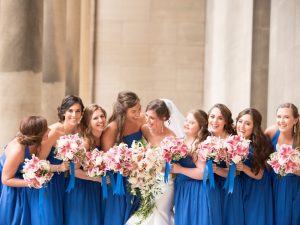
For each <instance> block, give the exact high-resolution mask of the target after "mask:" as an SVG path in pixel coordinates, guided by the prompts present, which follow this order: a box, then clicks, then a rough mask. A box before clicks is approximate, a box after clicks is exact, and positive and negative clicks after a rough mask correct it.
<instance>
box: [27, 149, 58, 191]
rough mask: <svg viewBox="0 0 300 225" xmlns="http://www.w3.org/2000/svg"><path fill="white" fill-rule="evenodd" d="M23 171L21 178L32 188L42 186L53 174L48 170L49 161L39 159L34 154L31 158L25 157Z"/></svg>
mask: <svg viewBox="0 0 300 225" xmlns="http://www.w3.org/2000/svg"><path fill="white" fill-rule="evenodd" d="M23 172H24V174H23V178H24V180H25V181H26V182H27V183H28V186H29V187H34V188H42V187H43V186H45V185H46V184H47V182H49V181H50V180H51V178H52V176H53V173H52V172H50V162H49V161H47V160H40V159H39V158H38V157H36V156H35V155H34V154H33V155H32V158H31V159H25V164H24V166H23Z"/></svg>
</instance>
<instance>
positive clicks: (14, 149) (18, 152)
mask: <svg viewBox="0 0 300 225" xmlns="http://www.w3.org/2000/svg"><path fill="white" fill-rule="evenodd" d="M24 148H25V147H24V146H23V145H21V144H20V143H19V142H18V141H17V139H14V140H12V141H11V142H10V143H9V144H8V145H7V147H6V148H5V155H6V158H13V159H14V160H16V161H20V162H21V161H22V159H23V158H24V154H25V153H24Z"/></svg>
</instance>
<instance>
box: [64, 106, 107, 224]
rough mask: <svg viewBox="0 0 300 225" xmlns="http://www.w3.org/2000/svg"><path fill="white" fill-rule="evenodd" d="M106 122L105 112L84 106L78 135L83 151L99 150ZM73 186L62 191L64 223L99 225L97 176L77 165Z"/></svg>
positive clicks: (99, 185)
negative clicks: (87, 173)
mask: <svg viewBox="0 0 300 225" xmlns="http://www.w3.org/2000/svg"><path fill="white" fill-rule="evenodd" d="M105 125H106V112H105V111H104V109H103V108H101V107H100V106H98V105H96V104H92V105H90V106H88V107H86V108H85V110H84V113H83V116H82V119H81V122H80V128H81V129H80V134H81V136H82V137H83V138H84V146H85V149H86V151H92V150H93V149H95V148H97V149H99V150H100V136H101V134H102V131H103V129H104V128H105ZM76 167H77V169H76V170H75V177H76V180H75V187H74V189H72V190H71V191H70V193H66V194H65V205H64V211H65V221H64V224H65V225H68V224H70V225H76V224H78V225H101V224H103V215H102V193H101V191H102V187H101V184H100V183H101V179H100V178H91V177H89V176H87V175H86V173H85V172H84V171H83V170H82V168H80V165H76Z"/></svg>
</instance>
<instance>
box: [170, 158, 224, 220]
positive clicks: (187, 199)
mask: <svg viewBox="0 0 300 225" xmlns="http://www.w3.org/2000/svg"><path fill="white" fill-rule="evenodd" d="M178 163H179V164H180V165H181V166H183V167H186V168H195V167H196V166H195V164H194V162H193V160H192V158H191V157H187V158H184V159H181V160H179V162H178ZM174 204H175V217H174V220H175V225H187V224H188V225H199V224H205V225H221V224H222V218H221V206H220V195H219V189H218V188H216V189H210V187H209V185H207V186H206V187H204V186H203V181H202V180H195V179H192V178H190V177H188V176H185V175H183V174H177V175H176V178H175V191H174Z"/></svg>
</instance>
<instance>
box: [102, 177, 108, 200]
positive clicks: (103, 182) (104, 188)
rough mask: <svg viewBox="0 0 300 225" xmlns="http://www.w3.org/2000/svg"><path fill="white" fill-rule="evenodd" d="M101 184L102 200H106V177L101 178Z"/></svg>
mask: <svg viewBox="0 0 300 225" xmlns="http://www.w3.org/2000/svg"><path fill="white" fill-rule="evenodd" d="M101 181H102V182H101V184H102V195H103V198H104V199H107V197H108V193H107V183H106V176H102V177H101Z"/></svg>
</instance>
